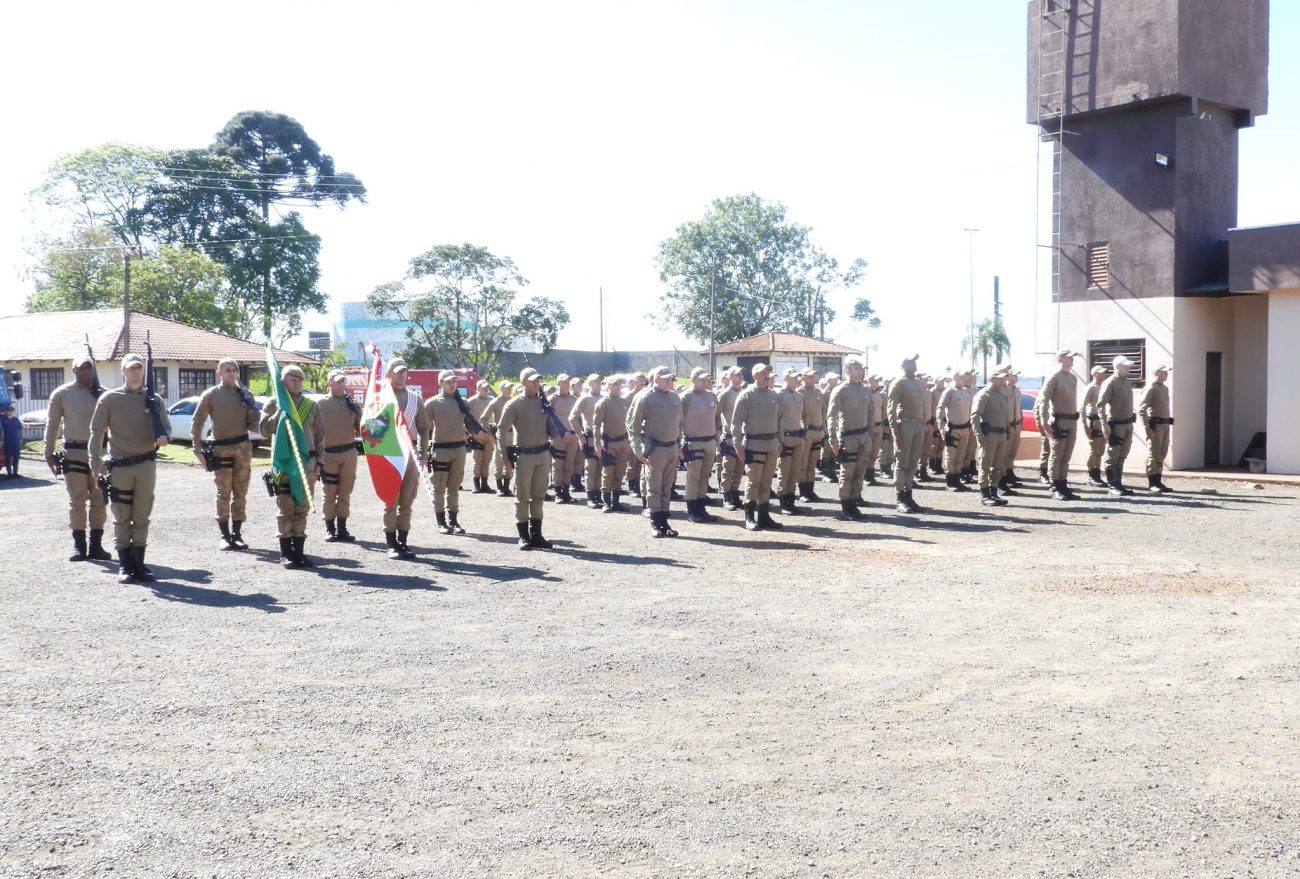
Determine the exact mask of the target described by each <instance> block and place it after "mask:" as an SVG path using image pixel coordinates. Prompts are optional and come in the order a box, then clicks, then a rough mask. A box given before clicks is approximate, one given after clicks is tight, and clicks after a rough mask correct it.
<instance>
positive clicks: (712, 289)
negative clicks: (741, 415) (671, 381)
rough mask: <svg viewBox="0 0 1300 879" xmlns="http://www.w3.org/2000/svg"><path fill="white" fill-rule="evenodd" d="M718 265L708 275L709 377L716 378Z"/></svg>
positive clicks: (714, 265) (715, 264)
mask: <svg viewBox="0 0 1300 879" xmlns="http://www.w3.org/2000/svg"><path fill="white" fill-rule="evenodd" d="M717 299H718V264H717V263H716V262H715V263H714V264H713V271H711V272H710V273H709V375H711V376H714V377H716V376H717V373H718V353H717V347H718V337H717V332H716V330H717V323H718V302H717Z"/></svg>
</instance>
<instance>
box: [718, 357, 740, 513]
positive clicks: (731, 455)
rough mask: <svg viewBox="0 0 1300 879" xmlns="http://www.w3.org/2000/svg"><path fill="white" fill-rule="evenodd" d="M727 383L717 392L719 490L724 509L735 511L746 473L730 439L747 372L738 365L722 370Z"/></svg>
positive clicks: (738, 503) (738, 507) (738, 505)
mask: <svg viewBox="0 0 1300 879" xmlns="http://www.w3.org/2000/svg"><path fill="white" fill-rule="evenodd" d="M723 376H725V377H726V381H727V385H726V387H724V388H723V389H722V393H720V394H718V416H719V418H721V419H722V442H721V444H720V445H719V447H718V492H719V493H720V494H721V495H722V508H723V509H724V510H727V511H728V512H733V513H734V512H735V511H736V510H739V509H740V508H741V505H742V504H743V501H741V499H740V479H741V477H742V476H744V475H745V467H744V462H742V461H741V460H740V457H739V455H737V454H736V447H735V445H734V444H733V443H732V441H731V416H732V414H733V413H734V412H735V410H736V400H738V399H740V392H741V391H743V390H744V389H745V373H744V370H742V369H741V368H740V367H739V366H732V367H730V368H729V369H727V370H726V371H725V372H723Z"/></svg>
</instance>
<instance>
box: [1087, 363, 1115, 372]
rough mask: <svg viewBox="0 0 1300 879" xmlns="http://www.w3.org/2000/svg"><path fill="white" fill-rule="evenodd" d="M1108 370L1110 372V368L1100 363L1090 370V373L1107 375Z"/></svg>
mask: <svg viewBox="0 0 1300 879" xmlns="http://www.w3.org/2000/svg"><path fill="white" fill-rule="evenodd" d="M1108 372H1110V370H1109V369H1107V368H1106V367H1104V366H1102V365H1101V364H1100V363H1099V364H1097V365H1096V366H1094V367H1093V368H1092V369H1091V370H1089V373H1090V374H1092V375H1106V374H1107V373H1108Z"/></svg>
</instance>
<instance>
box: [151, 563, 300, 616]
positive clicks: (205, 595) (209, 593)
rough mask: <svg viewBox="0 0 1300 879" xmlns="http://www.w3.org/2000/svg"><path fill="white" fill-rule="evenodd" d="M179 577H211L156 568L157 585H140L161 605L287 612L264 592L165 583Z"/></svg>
mask: <svg viewBox="0 0 1300 879" xmlns="http://www.w3.org/2000/svg"><path fill="white" fill-rule="evenodd" d="M178 573H187V574H200V573H201V574H206V575H209V576H210V575H211V572H209V571H184V572H176V571H172V572H169V571H167V570H166V569H164V568H159V567H155V568H154V574H155V576H157V577H158V578H159V579H158V581H157V582H154V583H143V584H141V585H143V586H145V587H146V588H147V589H148V590H149V591H150V592H152V593H153V594H154V595H155V596H157V597H158V598H161V599H163V600H164V601H178V602H180V603H181V604H194V605H199V606H201V607H249V608H252V609H253V610H260V611H262V612H263V613H284V612H285V610H286V608H284V607H282V606H281V605H280V603H279V599H278V598H276V597H275V596H274V595H268V594H266V593H265V592H254V593H252V594H249V595H241V594H239V593H237V592H227V591H226V590H224V589H207V588H205V587H203V586H186V585H184V584H181V583H169V582H167V580H168V579H170V578H172V577H175V576H176V574H178Z"/></svg>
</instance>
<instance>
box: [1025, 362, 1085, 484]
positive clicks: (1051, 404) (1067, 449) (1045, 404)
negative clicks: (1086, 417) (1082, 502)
mask: <svg viewBox="0 0 1300 879" xmlns="http://www.w3.org/2000/svg"><path fill="white" fill-rule="evenodd" d="M1081 356H1082V355H1081V354H1078V353H1076V352H1074V351H1071V350H1070V349H1068V348H1063V349H1062V350H1060V351H1057V352H1056V363H1057V365H1058V366H1059V369H1057V371H1056V372H1055V373H1053V374H1052V376H1051V377H1050V378H1048V379H1047V382H1046V383H1045V384H1044V385H1043V389H1042V390H1041V391H1039V392H1038V400H1037V402H1036V403H1035V405H1034V414H1035V417H1036V418H1037V419H1038V424H1039V427H1040V429H1041V430H1042V431H1043V442H1044V443H1047V444H1048V445H1050V447H1051V451H1050V454H1049V456H1048V463H1047V467H1048V472H1049V473H1050V474H1051V477H1052V497H1053V498H1054V499H1056V500H1058V501H1077V500H1078V499H1079V496H1078V495H1077V494H1075V493H1074V492H1072V491H1070V482H1069V480H1070V458H1071V457H1072V456H1073V455H1074V443H1075V441H1076V440H1077V439H1078V437H1079V427H1080V425H1079V380H1078V379H1077V378H1075V376H1074V371H1073V370H1074V358H1076V357H1081Z"/></svg>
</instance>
